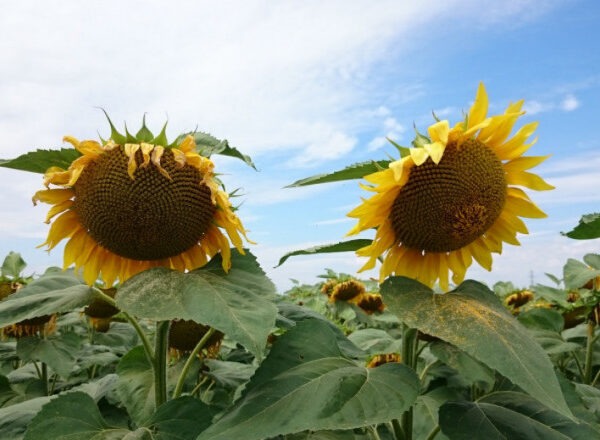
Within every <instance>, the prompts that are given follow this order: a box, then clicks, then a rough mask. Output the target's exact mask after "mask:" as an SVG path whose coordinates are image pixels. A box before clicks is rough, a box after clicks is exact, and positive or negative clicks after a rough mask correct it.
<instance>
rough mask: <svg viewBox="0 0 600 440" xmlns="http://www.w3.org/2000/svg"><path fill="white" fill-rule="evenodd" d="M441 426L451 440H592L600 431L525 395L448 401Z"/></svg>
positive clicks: (443, 409) (489, 396) (441, 412)
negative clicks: (479, 439) (477, 439)
mask: <svg viewBox="0 0 600 440" xmlns="http://www.w3.org/2000/svg"><path fill="white" fill-rule="evenodd" d="M440 426H441V428H442V432H443V433H444V434H446V435H447V436H448V437H449V438H450V439H452V440H454V439H465V440H467V439H469V440H470V439H473V438H482V439H483V438H484V439H486V440H495V439H498V440H500V439H502V440H506V439H510V440H566V439H573V440H589V439H592V438H598V436H599V435H600V432H598V431H596V430H594V429H593V428H592V427H591V426H590V425H588V424H586V423H583V422H582V423H577V422H575V421H573V420H572V419H570V418H568V417H566V416H565V415H563V414H561V413H559V412H556V411H553V410H551V409H550V408H548V407H546V406H545V405H543V404H542V403H540V402H538V401H537V400H535V399H533V398H531V397H530V396H528V395H526V394H522V393H517V392H512V391H505V392H498V393H492V394H489V395H487V396H485V397H483V398H482V399H480V400H478V401H477V402H447V403H445V404H444V405H442V407H441V408H440Z"/></svg>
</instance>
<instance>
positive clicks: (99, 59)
mask: <svg viewBox="0 0 600 440" xmlns="http://www.w3.org/2000/svg"><path fill="white" fill-rule="evenodd" d="M598 23H600V3H598V2H597V1H595V0H570V1H566V0H565V1H559V0H557V1H552V0H506V1H503V2H497V1H494V0H444V1H442V0H440V1H421V2H412V1H398V0H390V1H386V0H379V1H376V2H375V1H361V0H339V1H337V0H327V1H323V0H319V1H311V0H307V1H302V2H294V1H252V0H250V1H241V0H240V1H219V2H216V1H178V0H172V1H169V2H166V1H127V2H118V1H86V2H65V1H58V0H55V1H44V2H40V1H28V0H23V1H20V2H10V3H7V4H6V5H4V7H3V13H2V15H0V64H1V65H2V68H0V158H4V159H6V158H12V157H16V156H18V155H19V154H22V153H24V152H27V151H30V150H33V149H35V148H59V147H61V146H63V145H62V141H61V139H62V137H63V136H64V135H66V134H70V135H73V136H75V137H77V138H80V139H85V138H96V139H97V137H98V134H100V135H103V136H107V134H108V133H109V132H108V130H107V124H106V121H105V119H104V117H103V114H102V113H101V111H100V110H99V109H98V108H99V107H101V108H104V109H106V110H107V111H108V112H109V114H110V115H111V117H112V119H113V121H115V122H118V124H117V125H119V126H120V127H122V124H123V123H124V122H127V123H128V127H130V128H133V129H137V128H138V126H139V123H140V122H141V118H142V116H143V115H144V114H145V115H146V118H147V122H148V125H149V126H150V127H151V128H154V129H156V130H159V129H160V127H161V126H162V124H163V123H164V121H165V120H167V119H168V121H169V126H168V127H169V130H168V132H167V134H168V135H170V138H174V137H175V136H176V135H177V134H179V132H182V131H190V130H193V129H195V128H196V127H197V128H198V129H199V130H201V131H207V132H210V133H212V134H213V135H215V136H216V137H218V138H226V139H228V140H229V142H230V143H231V144H232V145H234V146H236V147H237V148H238V149H240V150H241V151H243V152H244V153H246V154H249V155H250V156H251V157H252V158H253V160H254V162H255V163H256V165H257V168H258V171H254V170H252V169H250V168H248V167H246V166H245V165H244V164H243V163H241V162H239V161H236V160H233V159H229V158H221V157H216V158H215V162H216V165H217V170H218V171H219V172H221V173H223V175H224V176H223V179H224V181H225V183H226V185H227V187H228V189H234V188H241V193H242V194H243V196H242V197H241V198H238V199H236V202H239V203H241V208H240V210H239V215H240V217H241V218H242V220H243V221H244V223H245V225H246V227H247V229H249V230H250V237H251V238H252V239H253V240H254V241H255V242H257V244H256V245H253V246H251V250H252V252H253V253H255V254H256V255H257V256H258V258H259V261H260V263H261V265H262V266H263V268H264V269H265V271H266V272H267V273H268V275H269V276H270V277H271V278H272V279H273V281H274V282H275V283H276V284H277V286H278V288H279V289H280V291H284V290H286V289H288V288H289V287H290V286H291V285H292V282H291V281H290V280H291V279H296V280H299V281H300V282H305V283H309V284H312V283H314V282H315V281H317V278H316V277H317V276H318V275H319V274H322V273H323V272H324V270H325V268H331V269H333V270H335V271H339V272H346V273H354V272H355V271H356V269H357V268H358V267H360V265H362V261H361V260H360V259H358V258H356V257H355V256H354V255H352V254H337V255H333V256H332V255H319V256H312V257H295V258H292V259H290V260H289V261H288V262H287V263H286V264H284V265H283V266H281V267H278V268H274V266H275V265H276V263H277V261H278V260H279V258H280V257H281V256H282V255H283V254H285V253H286V252H289V251H292V250H296V249H301V248H306V247H308V246H313V245H317V244H323V243H332V242H337V241H340V240H343V239H344V236H345V233H346V232H347V231H348V230H349V229H350V228H351V227H352V225H353V222H352V221H351V220H350V219H349V218H347V217H346V213H347V212H348V211H349V210H350V209H352V208H353V207H354V206H356V205H357V204H358V203H359V202H360V197H361V196H364V195H365V194H363V192H362V191H361V190H360V189H359V188H358V183H357V182H356V181H351V182H345V183H338V184H331V185H320V186H314V187H306V188H292V189H290V188H287V189H286V188H284V187H285V186H286V185H288V184H290V183H292V182H294V181H296V180H298V179H301V178H304V177H307V176H311V175H314V174H318V173H326V172H330V171H333V170H337V169H340V168H343V167H345V166H347V165H350V164H353V163H356V162H361V161H365V160H369V159H384V158H387V155H388V154H394V152H395V149H394V148H393V147H391V146H390V145H389V144H388V143H387V142H386V141H385V137H386V136H389V137H391V138H393V139H394V140H396V141H397V142H398V143H400V144H405V145H407V144H409V142H410V140H411V139H412V135H413V131H412V126H413V124H416V126H417V127H419V128H420V129H421V130H422V131H425V130H426V127H427V126H428V125H430V124H431V122H432V116H431V112H432V111H434V112H435V113H436V114H437V115H438V116H439V117H441V118H447V119H449V120H450V122H451V124H454V123H455V122H456V121H458V120H459V119H460V118H461V115H462V111H463V110H465V109H468V107H469V105H470V104H471V102H472V100H473V98H474V95H475V91H476V88H477V85H478V83H479V82H480V81H483V82H484V83H485V85H486V87H487V89H488V93H489V95H490V110H491V112H493V113H497V112H502V111H503V110H504V108H505V107H506V105H507V104H508V103H509V102H510V101H516V100H518V99H521V98H524V99H525V100H526V109H527V115H526V116H525V117H523V118H522V123H526V122H530V121H533V120H537V121H539V122H540V126H539V129H538V131H537V135H538V137H539V140H538V142H537V144H536V145H535V146H534V147H533V148H532V150H530V154H533V155H546V154H551V155H552V157H551V158H550V159H549V160H548V161H547V162H545V163H544V164H543V165H542V166H540V167H538V168H536V169H535V172H536V173H538V174H540V175H542V176H543V177H544V178H546V180H548V181H549V182H550V183H552V184H553V185H555V186H556V188H557V189H556V190H554V191H551V192H544V193H533V194H531V197H532V199H533V200H534V201H535V202H536V203H537V204H538V205H539V206H540V207H541V208H542V209H543V210H545V211H546V212H547V213H548V214H549V217H548V218H547V219H543V220H531V221H528V222H527V224H528V227H529V229H530V234H529V235H525V236H521V243H522V246H520V247H514V246H510V245H506V246H505V250H504V252H503V254H502V255H501V256H497V257H496V258H495V260H494V267H493V270H492V272H491V273H488V272H486V271H485V270H483V269H480V268H476V267H475V266H473V268H472V270H470V272H469V273H468V277H469V278H475V279H479V280H482V281H484V282H487V283H489V284H492V283H494V282H495V281H498V280H506V281H508V280H510V281H513V282H514V283H515V284H517V285H522V286H525V285H528V284H529V283H530V281H531V280H532V279H533V281H534V282H536V283H537V282H541V283H546V282H547V279H546V277H545V275H544V273H545V272H549V273H553V274H556V275H559V276H560V275H561V273H562V266H563V264H564V263H565V261H566V260H567V258H579V259H580V258H581V257H582V256H583V255H585V254H586V253H589V252H599V251H600V242H599V241H598V240H593V241H573V240H570V239H567V238H565V237H562V236H561V235H560V232H561V231H566V230H569V229H571V228H572V227H573V226H575V225H576V224H577V222H578V220H579V218H580V216H581V214H585V213H589V212H594V211H600V209H599V208H598V204H599V201H600V192H599V191H598V190H597V188H599V187H600V172H599V171H598V170H599V169H600V149H599V148H600V137H599V136H598V134H597V133H598V130H597V122H596V119H595V117H597V116H598V115H599V114H600V113H599V108H600V47H599V46H600V30H599V27H598ZM0 178H1V179H2V187H1V188H2V189H1V191H0V210H1V211H0V228H1V229H2V235H1V237H0V254H1V255H5V254H6V253H8V252H9V251H11V250H14V251H18V252H21V254H22V255H23V257H24V258H25V260H26V261H27V262H28V263H29V269H28V270H29V271H30V272H33V271H35V272H40V271H42V270H44V268H45V267H47V266H49V265H61V259H62V249H61V248H56V249H55V250H53V251H52V252H51V253H50V254H48V253H46V252H45V251H44V250H42V249H36V246H37V245H38V244H40V243H41V242H43V241H44V239H45V234H46V233H47V228H48V226H47V225H45V224H44V223H43V219H44V216H45V213H46V210H47V207H46V206H37V207H33V205H32V203H31V196H32V194H33V193H34V192H35V191H36V190H37V189H41V187H42V180H41V176H40V175H36V174H30V173H24V172H18V171H13V170H8V169H0ZM364 237H365V238H367V237H368V235H367V234H366V235H365V236H364ZM0 257H1V256H0ZM368 275H374V273H368V274H366V276H368Z"/></svg>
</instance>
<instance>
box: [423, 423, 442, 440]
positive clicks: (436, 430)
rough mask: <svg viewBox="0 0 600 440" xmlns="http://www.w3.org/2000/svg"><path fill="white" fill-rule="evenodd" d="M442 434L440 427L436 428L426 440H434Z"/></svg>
mask: <svg viewBox="0 0 600 440" xmlns="http://www.w3.org/2000/svg"><path fill="white" fill-rule="evenodd" d="M439 432H440V426H439V425H438V426H436V427H435V428H433V429H432V430H431V432H430V433H429V435H428V436H427V438H426V439H425V440H433V439H434V438H435V437H436V436H437V435H438V434H439Z"/></svg>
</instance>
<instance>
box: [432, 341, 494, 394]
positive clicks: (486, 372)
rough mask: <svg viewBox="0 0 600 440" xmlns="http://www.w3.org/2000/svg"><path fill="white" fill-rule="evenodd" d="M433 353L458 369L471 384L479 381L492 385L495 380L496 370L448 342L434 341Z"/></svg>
mask: <svg viewBox="0 0 600 440" xmlns="http://www.w3.org/2000/svg"><path fill="white" fill-rule="evenodd" d="M429 349H430V350H431V353H432V354H433V355H434V356H435V357H437V358H438V359H439V360H440V361H442V362H443V363H445V364H446V365H448V366H450V367H452V368H454V369H455V370H456V371H458V372H459V373H460V374H461V376H462V378H463V379H465V381H467V383H469V384H470V385H472V384H476V383H477V382H481V383H485V384H489V385H492V384H493V383H494V381H495V372H494V370H492V369H490V368H489V367H487V366H486V365H485V364H482V363H481V362H479V361H477V360H475V359H473V358H472V357H471V356H469V355H468V354H467V353H465V352H464V351H462V350H459V349H458V348H456V347H455V346H454V345H451V344H448V343H446V342H433V343H432V344H431V345H430V347H429Z"/></svg>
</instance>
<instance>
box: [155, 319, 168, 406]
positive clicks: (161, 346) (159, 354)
mask: <svg viewBox="0 0 600 440" xmlns="http://www.w3.org/2000/svg"><path fill="white" fill-rule="evenodd" d="M170 324H171V322H170V321H158V322H157V323H156V334H155V335H154V362H153V368H154V403H155V404H156V408H158V407H160V406H161V405H162V404H163V403H165V402H166V401H167V349H168V347H169V344H168V339H169V326H170Z"/></svg>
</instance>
